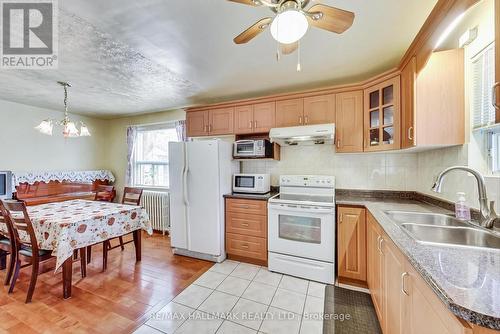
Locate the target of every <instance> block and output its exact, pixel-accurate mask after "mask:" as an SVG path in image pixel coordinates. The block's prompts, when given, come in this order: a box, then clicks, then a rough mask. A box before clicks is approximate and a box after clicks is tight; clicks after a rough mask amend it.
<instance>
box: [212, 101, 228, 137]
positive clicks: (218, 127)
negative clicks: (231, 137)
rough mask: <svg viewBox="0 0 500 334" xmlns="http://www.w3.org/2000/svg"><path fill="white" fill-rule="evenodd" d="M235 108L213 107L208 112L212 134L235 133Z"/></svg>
mask: <svg viewBox="0 0 500 334" xmlns="http://www.w3.org/2000/svg"><path fill="white" fill-rule="evenodd" d="M233 115H234V108H232V107H231V108H223V109H213V110H210V111H209V113H208V116H209V126H208V127H209V129H208V134H209V135H210V136H216V135H228V134H232V133H233V126H234V122H233Z"/></svg>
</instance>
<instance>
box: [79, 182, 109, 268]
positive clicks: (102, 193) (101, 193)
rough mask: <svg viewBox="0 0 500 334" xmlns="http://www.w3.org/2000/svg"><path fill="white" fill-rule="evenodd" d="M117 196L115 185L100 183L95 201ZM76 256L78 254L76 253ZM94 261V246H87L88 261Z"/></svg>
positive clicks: (107, 200) (103, 200)
mask: <svg viewBox="0 0 500 334" xmlns="http://www.w3.org/2000/svg"><path fill="white" fill-rule="evenodd" d="M115 196H116V191H115V187H113V186H107V185H104V184H100V185H98V186H97V188H96V193H95V198H94V201H98V202H110V203H111V202H113V200H114V199H115ZM74 256H77V254H75V255H74ZM90 262H92V246H88V247H87V263H90Z"/></svg>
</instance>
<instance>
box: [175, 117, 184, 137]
mask: <svg viewBox="0 0 500 334" xmlns="http://www.w3.org/2000/svg"><path fill="white" fill-rule="evenodd" d="M175 130H176V131H177V139H178V140H179V141H187V133H186V121H177V122H175Z"/></svg>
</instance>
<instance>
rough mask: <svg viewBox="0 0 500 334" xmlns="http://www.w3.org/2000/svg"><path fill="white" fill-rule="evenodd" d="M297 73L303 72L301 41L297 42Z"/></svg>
mask: <svg viewBox="0 0 500 334" xmlns="http://www.w3.org/2000/svg"><path fill="white" fill-rule="evenodd" d="M297 44H298V46H297V72H300V71H302V65H301V64H300V40H299V41H298V42H297Z"/></svg>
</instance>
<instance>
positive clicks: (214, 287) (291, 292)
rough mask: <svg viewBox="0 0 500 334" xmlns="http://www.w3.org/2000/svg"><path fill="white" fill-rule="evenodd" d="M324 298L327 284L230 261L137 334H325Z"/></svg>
mask: <svg viewBox="0 0 500 334" xmlns="http://www.w3.org/2000/svg"><path fill="white" fill-rule="evenodd" d="M324 293H325V285H324V284H321V283H317V282H310V281H308V280H303V279H300V278H296V277H291V276H287V275H281V274H276V273H271V272H270V271H268V270H267V268H265V267H259V266H254V265H250V264H246V263H240V262H236V261H230V260H226V261H224V262H223V263H219V264H215V265H214V266H213V267H212V268H210V270H209V271H207V272H206V273H205V274H203V275H202V276H201V277H200V278H198V279H197V280H196V281H195V282H194V283H193V284H191V285H190V286H189V287H188V288H187V289H185V290H184V291H182V292H181V293H180V294H179V295H177V296H176V297H175V298H174V299H173V300H172V301H171V302H170V303H169V304H168V305H167V306H165V307H164V308H163V309H162V310H160V311H159V312H158V313H156V314H155V315H153V317H152V318H151V319H150V320H149V321H148V322H146V324H144V325H143V326H142V327H140V328H139V329H138V330H137V331H136V332H135V333H139V334H147V333H152V334H163V333H167V334H171V333H193V334H202V333H207V334H213V333H217V334H225V333H231V334H239V333H241V334H247V333H248V334H252V333H253V334H255V333H269V334H271V333H272V334H280V333H285V334H299V333H300V334H316V333H318V334H320V333H322V331H323V321H322V320H318V319H321V314H322V313H323V303H324Z"/></svg>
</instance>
